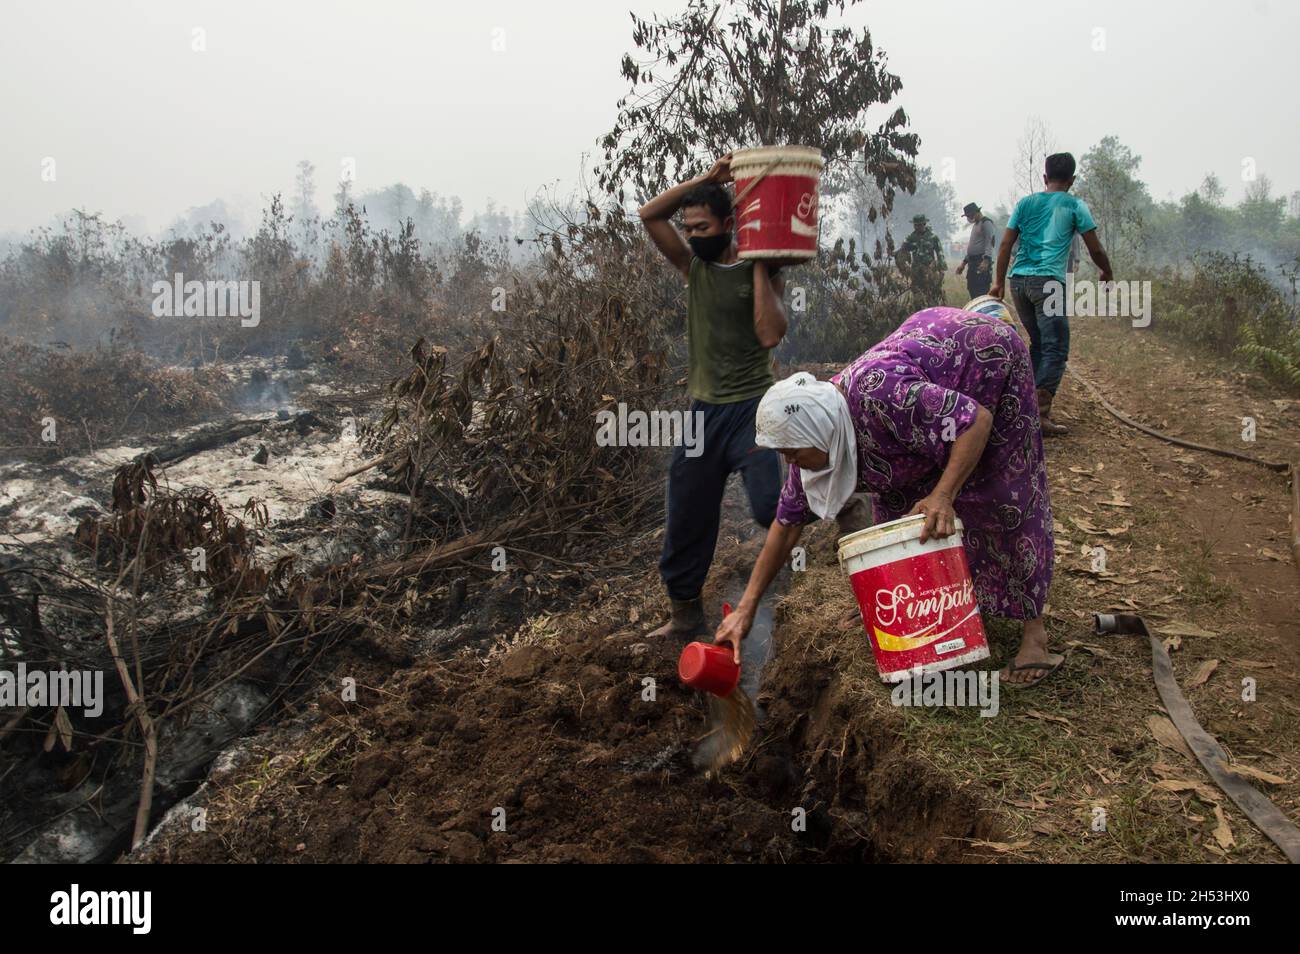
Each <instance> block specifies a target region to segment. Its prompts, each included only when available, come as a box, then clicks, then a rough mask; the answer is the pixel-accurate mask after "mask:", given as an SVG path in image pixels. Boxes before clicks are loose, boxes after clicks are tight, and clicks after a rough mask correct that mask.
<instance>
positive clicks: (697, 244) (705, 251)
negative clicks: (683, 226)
mask: <svg viewBox="0 0 1300 954" xmlns="http://www.w3.org/2000/svg"><path fill="white" fill-rule="evenodd" d="M686 241H687V242H689V243H690V245H691V251H692V252H694V253H695V254H696V255H698V256H699V257H700V258H702V259H703V260H704V261H706V262H716V261H717V260H718V259H719V258H721V257H722V253H723V252H725V251H726V250H727V247H728V246H729V245H731V233H730V232H722V233H720V234H718V235H692V236H691V237H690V238H688V239H687V240H686Z"/></svg>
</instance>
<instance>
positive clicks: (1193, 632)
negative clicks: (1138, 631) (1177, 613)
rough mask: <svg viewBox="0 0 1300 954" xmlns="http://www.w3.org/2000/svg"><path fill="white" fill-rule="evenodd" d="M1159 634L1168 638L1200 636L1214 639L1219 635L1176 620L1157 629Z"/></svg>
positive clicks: (1193, 624)
mask: <svg viewBox="0 0 1300 954" xmlns="http://www.w3.org/2000/svg"><path fill="white" fill-rule="evenodd" d="M1156 632H1157V633H1163V634H1164V635H1166V636H1200V637H1205V638H1212V637H1214V636H1217V635H1219V634H1218V633H1212V632H1210V631H1209V630H1208V629H1201V627H1199V626H1197V625H1196V624H1195V623H1188V622H1186V621H1185V620H1181V619H1176V620H1174V621H1173V622H1172V623H1166V624H1165V625H1164V626H1160V627H1157V629H1156Z"/></svg>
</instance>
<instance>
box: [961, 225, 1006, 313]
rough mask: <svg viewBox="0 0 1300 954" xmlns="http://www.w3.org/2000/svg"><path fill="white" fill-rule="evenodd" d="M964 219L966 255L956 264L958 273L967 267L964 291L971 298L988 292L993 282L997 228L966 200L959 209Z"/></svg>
mask: <svg viewBox="0 0 1300 954" xmlns="http://www.w3.org/2000/svg"><path fill="white" fill-rule="evenodd" d="M961 213H962V215H964V216H965V217H966V221H967V222H969V223H970V242H969V243H968V244H967V245H966V257H965V258H963V259H962V260H961V263H960V264H959V265H958V266H957V274H958V275H960V274H961V273H962V272H963V271H965V270H966V268H967V267H969V268H970V271H968V272H966V291H967V292H969V293H970V296H971V298H979V297H980V296H981V295H987V294H988V293H989V286H990V285H992V284H993V250H994V249H995V248H996V247H997V244H998V236H997V230H996V229H995V228H994V227H993V220H992V219H990V218H989V217H988V216H987V215H985V214H984V213H983V212H981V211H980V207H979V206H978V205H976V204H975V203H974V202H967V203H966V206H965V208H963V209H962V210H961Z"/></svg>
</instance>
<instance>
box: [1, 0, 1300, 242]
mask: <svg viewBox="0 0 1300 954" xmlns="http://www.w3.org/2000/svg"><path fill="white" fill-rule="evenodd" d="M684 6H685V4H684V3H683V2H681V0H674V2H669V0H661V2H657V3H654V2H641V0H635V2H631V3H629V2H628V0H551V2H543V0H521V2H493V0H476V2H472V3H451V2H444V0H434V2H416V0H407V2H397V0H364V2H322V0H310V2H307V0H303V2H298V0H260V2H245V0H221V2H211V3H206V2H188V0H166V2H163V0H157V2H153V0H135V2H129V0H99V2H67V0H39V2H23V0H4V3H3V5H2V6H0V135H2V136H3V140H4V143H3V147H2V148H0V183H3V185H2V186H0V190H2V191H0V199H2V201H0V232H6V231H12V230H25V229H27V228H30V227H32V226H35V225H39V224H44V223H45V222H46V221H48V220H49V219H50V217H51V216H53V215H55V214H56V213H60V212H63V211H65V210H67V209H69V208H72V207H83V208H87V209H90V210H96V211H103V212H105V213H107V214H108V215H109V216H110V217H114V218H117V217H121V218H123V219H124V220H126V221H128V223H131V224H135V225H137V226H145V227H148V228H150V229H156V228H160V227H162V226H165V225H166V224H168V223H169V222H171V221H172V219H173V218H174V217H175V216H176V215H178V214H179V213H181V212H183V211H184V210H185V209H186V208H188V207H191V206H196V205H204V204H207V203H209V202H211V201H213V200H214V199H217V198H224V199H226V200H227V201H228V202H232V204H233V205H234V206H235V207H236V208H240V209H243V210H245V212H246V213H248V214H255V212H256V210H257V209H259V208H260V206H261V200H262V198H263V197H264V196H267V195H269V194H271V193H272V192H275V191H281V190H282V191H286V192H287V191H289V190H290V189H291V187H292V183H293V176H294V171H295V165H296V163H297V162H298V160H300V159H310V160H311V161H312V162H314V163H315V164H316V166H317V198H318V202H319V203H320V204H321V205H322V206H323V207H328V205H329V204H330V199H329V196H330V194H331V193H332V192H333V190H334V180H335V179H337V176H338V174H339V169H340V163H341V162H342V160H343V158H344V157H354V158H355V161H356V185H357V188H358V189H360V190H365V189H370V188H376V187H380V186H384V185H388V184H390V183H392V182H395V181H403V182H406V183H407V184H408V185H410V186H412V187H413V188H416V189H417V190H418V189H419V188H421V187H426V188H429V189H431V190H433V191H435V192H438V193H441V194H443V195H459V196H461V197H462V199H463V200H464V202H465V205H466V207H467V209H470V210H473V209H476V208H482V207H483V205H484V204H485V203H486V201H487V200H488V199H489V198H492V199H495V200H496V201H497V202H498V203H500V204H504V205H506V206H508V207H511V208H514V209H522V208H523V207H524V205H525V203H526V202H527V200H528V198H529V197H530V196H531V195H532V194H533V193H534V192H535V191H536V190H537V188H538V187H539V186H542V185H544V184H547V183H549V182H552V181H555V180H557V179H558V180H562V182H564V183H571V182H572V181H573V180H574V179H575V178H576V175H577V172H578V169H579V166H580V163H581V160H582V154H583V153H584V152H587V153H591V154H592V155H593V156H597V155H598V151H597V149H596V146H595V142H596V140H597V138H598V137H599V136H600V135H601V134H603V133H604V132H606V131H607V130H608V129H609V127H610V126H611V124H612V121H613V118H614V115H615V109H614V104H615V101H616V100H617V99H618V97H619V96H620V95H621V94H622V93H623V92H624V91H625V88H626V87H625V84H624V81H623V80H622V79H621V77H620V75H619V62H620V59H621V57H622V54H623V53H624V52H625V51H630V50H631V49H632V43H631V23H630V20H629V17H628V13H627V11H628V9H629V8H631V9H635V10H636V11H637V12H638V13H640V14H647V13H650V12H652V11H658V12H661V13H667V12H672V11H675V10H678V9H681V8H682V7H684ZM851 22H854V23H865V24H868V25H869V26H870V27H871V29H872V34H873V38H874V40H875V42H876V44H877V46H878V47H880V48H883V49H884V50H885V51H886V52H887V53H888V55H889V60H890V66H891V68H892V70H893V71H894V72H896V73H898V74H899V75H900V76H901V77H902V80H903V86H904V88H903V93H902V99H901V103H902V105H903V106H904V107H905V108H906V109H907V111H908V113H909V115H910V118H911V121H912V128H913V129H914V130H916V131H917V132H918V133H919V134H920V136H921V138H922V149H921V157H920V158H921V161H922V162H923V163H924V164H932V165H934V166H935V167H936V169H938V168H939V167H940V165H941V164H942V163H943V162H944V160H945V159H951V160H952V163H951V165H950V166H949V168H950V169H952V170H953V171H955V185H956V187H957V192H958V197H959V199H960V200H961V201H966V200H968V199H972V198H973V199H975V200H977V201H981V202H982V203H984V204H986V205H987V206H992V205H994V204H996V202H997V200H998V199H1000V198H1002V197H1004V196H1005V195H1006V194H1007V192H1008V190H1009V187H1010V184H1009V181H1008V179H1009V172H1010V166H1011V163H1012V160H1013V156H1014V152H1015V144H1016V139H1017V137H1018V136H1019V134H1020V132H1021V130H1022V128H1023V126H1024V123H1025V119H1026V117H1027V116H1029V115H1037V116H1040V117H1042V118H1043V119H1044V120H1046V121H1047V123H1048V124H1049V126H1050V127H1051V128H1052V129H1053V130H1054V132H1055V134H1056V139H1057V141H1058V145H1059V146H1060V147H1061V148H1066V149H1070V150H1072V151H1074V152H1075V154H1076V155H1079V154H1081V153H1082V152H1083V151H1084V150H1086V149H1087V148H1088V147H1089V146H1091V145H1093V144H1094V143H1095V142H1096V141H1097V140H1098V139H1100V138H1101V137H1102V136H1104V135H1106V134H1108V133H1113V134H1115V135H1117V136H1119V138H1120V139H1121V140H1122V141H1123V142H1124V143H1126V144H1127V145H1129V146H1130V147H1131V148H1133V149H1134V151H1136V152H1137V153H1139V154H1140V155H1141V156H1142V160H1143V161H1142V170H1141V171H1142V175H1143V178H1144V179H1145V180H1146V181H1147V182H1148V183H1149V184H1150V186H1151V191H1152V194H1153V195H1154V196H1155V197H1156V198H1164V197H1166V196H1168V195H1170V194H1174V195H1181V194H1182V193H1183V192H1185V191H1187V190H1189V189H1191V188H1194V187H1195V186H1196V185H1197V184H1198V183H1199V182H1200V180H1201V178H1202V176H1203V175H1204V174H1205V173H1206V172H1209V171H1213V172H1215V173H1217V174H1218V175H1219V177H1220V178H1221V179H1222V180H1223V182H1224V184H1225V185H1226V186H1227V187H1228V196H1229V199H1233V200H1235V199H1237V198H1239V197H1240V195H1241V192H1242V189H1243V182H1242V169H1243V162H1245V161H1246V160H1248V159H1249V160H1253V163H1254V167H1255V169H1256V170H1257V171H1258V172H1259V173H1261V174H1265V175H1268V176H1269V177H1270V178H1271V179H1272V181H1273V184H1274V191H1275V194H1277V193H1289V192H1291V191H1293V190H1296V189H1300V162H1298V161H1297V160H1300V122H1297V110H1296V108H1295V104H1294V96H1295V92H1296V88H1297V85H1300V66H1298V65H1297V62H1298V61H1297V54H1296V38H1297V36H1300V3H1296V2H1282V0H1096V2H1084V0H979V2H970V0H964V2H948V0H928V2H916V0H913V2H907V3H899V2H896V0H895V2H878V0H869V2H866V3H863V4H861V5H860V6H859V7H857V8H856V9H855V10H853V11H851ZM196 29H199V30H202V31H203V34H202V39H203V42H204V43H205V44H206V50H205V51H201V52H200V51H196V50H195V49H194V48H193V47H194V45H195V43H196V39H195V33H194V31H195V30H196ZM1098 30H1100V31H1104V32H1102V33H1098V32H1097V31H1098ZM1098 41H1101V44H1102V45H1104V49H1103V50H1100V51H1097V50H1094V49H1093V47H1094V46H1095V45H1098ZM502 42H503V43H504V50H495V49H494V43H495V45H497V46H500V45H502ZM880 118H881V117H880V116H875V117H873V121H874V122H878V121H879V119H880ZM46 157H52V158H53V159H54V161H55V166H54V169H55V174H56V179H55V181H53V182H46V181H42V177H41V172H42V162H43V160H45V159H46Z"/></svg>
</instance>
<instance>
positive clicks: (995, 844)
mask: <svg viewBox="0 0 1300 954" xmlns="http://www.w3.org/2000/svg"><path fill="white" fill-rule="evenodd" d="M970 843H971V844H972V845H973V846H974V847H976V848H991V849H992V850H993V851H997V852H1000V853H1002V854H1006V853H1007V852H1009V851H1020V850H1021V849H1022V848H1028V847H1029V845H1030V842H1028V841H982V840H980V839H978V838H972V839H971V842H970Z"/></svg>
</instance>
